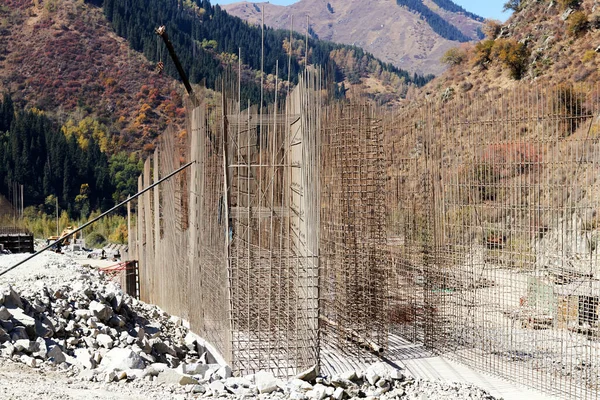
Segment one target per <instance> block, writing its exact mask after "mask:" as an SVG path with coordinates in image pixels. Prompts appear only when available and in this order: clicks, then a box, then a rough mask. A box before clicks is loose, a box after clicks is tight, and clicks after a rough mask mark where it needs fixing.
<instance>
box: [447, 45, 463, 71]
mask: <svg viewBox="0 0 600 400" xmlns="http://www.w3.org/2000/svg"><path fill="white" fill-rule="evenodd" d="M466 58H467V55H466V54H465V52H464V51H463V50H461V49H459V48H457V47H453V48H451V49H449V50H448V51H447V52H445V53H444V55H443V56H442V59H441V61H442V63H443V64H447V65H449V66H454V65H460V64H462V63H463V62H464V61H465V59H466Z"/></svg>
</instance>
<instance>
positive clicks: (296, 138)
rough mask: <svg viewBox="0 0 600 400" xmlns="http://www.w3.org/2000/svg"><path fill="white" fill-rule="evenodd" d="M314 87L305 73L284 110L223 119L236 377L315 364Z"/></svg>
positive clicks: (244, 112) (296, 369) (254, 110)
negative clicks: (227, 141)
mask: <svg viewBox="0 0 600 400" xmlns="http://www.w3.org/2000/svg"><path fill="white" fill-rule="evenodd" d="M318 84H319V81H318V77H317V76H315V75H314V74H305V75H304V76H303V77H301V79H300V82H299V84H298V87H297V88H296V89H295V90H294V91H293V92H292V93H291V94H290V95H289V97H288V98H287V107H286V111H285V112H282V110H281V109H280V105H279V104H277V102H276V104H275V105H274V106H273V107H269V108H268V109H264V108H263V109H261V108H260V107H247V108H246V109H245V110H242V111H240V112H239V113H238V114H237V115H236V116H232V117H231V118H230V120H229V123H230V124H229V137H230V138H231V140H230V159H231V163H230V164H229V167H228V173H229V176H230V177H231V190H230V193H231V195H230V200H231V203H230V204H231V208H230V210H231V214H230V220H231V233H230V241H231V243H230V250H231V252H230V258H229V260H230V266H231V296H232V314H231V319H232V328H233V366H234V369H235V370H237V371H241V372H244V373H251V372H256V371H259V370H271V371H273V372H275V373H276V374H277V375H280V376H288V375H293V374H295V373H298V372H299V371H301V370H302V369H306V368H308V367H310V366H312V365H314V364H316V363H318V343H317V340H318V320H317V317H318V314H317V313H318V291H317V286H318V246H317V245H315V244H314V242H315V236H314V232H315V231H316V230H317V227H318V219H315V217H314V216H315V214H316V213H318V197H315V194H317V193H318V192H315V190H314V186H315V182H318V180H317V177H318V175H315V174H317V173H318V170H317V171H315V169H314V166H315V165H316V163H315V160H318V152H317V147H316V143H317V142H316V139H317V134H318V129H317V127H318V125H315V122H316V118H315V116H318V112H319V107H318V101H317V97H316V96H315V92H316V90H315V89H316V87H317V85H318ZM316 238H317V239H318V235H317V236H316ZM317 243H318V241H317Z"/></svg>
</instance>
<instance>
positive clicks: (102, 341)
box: [96, 333, 114, 349]
mask: <svg viewBox="0 0 600 400" xmlns="http://www.w3.org/2000/svg"><path fill="white" fill-rule="evenodd" d="M96 341H97V342H98V344H99V345H100V346H102V347H105V348H107V349H111V348H112V347H113V344H114V342H113V340H112V338H111V337H110V336H108V335H106V334H104V333H101V334H99V335H98V336H96Z"/></svg>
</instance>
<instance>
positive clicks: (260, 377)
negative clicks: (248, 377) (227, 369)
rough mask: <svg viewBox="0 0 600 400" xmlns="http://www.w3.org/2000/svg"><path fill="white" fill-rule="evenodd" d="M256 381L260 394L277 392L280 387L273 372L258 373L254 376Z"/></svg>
mask: <svg viewBox="0 0 600 400" xmlns="http://www.w3.org/2000/svg"><path fill="white" fill-rule="evenodd" d="M254 381H255V384H256V388H257V389H258V391H259V392H260V393H271V392H274V391H276V390H277V387H278V385H277V379H276V378H275V376H274V375H273V374H272V373H271V372H267V371H258V372H257V373H256V374H255V375H254ZM319 400H321V399H319Z"/></svg>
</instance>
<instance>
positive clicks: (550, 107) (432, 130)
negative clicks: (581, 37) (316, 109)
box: [386, 86, 600, 399]
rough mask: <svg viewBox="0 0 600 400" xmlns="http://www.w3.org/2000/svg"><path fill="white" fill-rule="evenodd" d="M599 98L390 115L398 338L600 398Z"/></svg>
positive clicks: (586, 95) (465, 99) (517, 96)
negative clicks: (599, 359) (401, 337)
mask: <svg viewBox="0 0 600 400" xmlns="http://www.w3.org/2000/svg"><path fill="white" fill-rule="evenodd" d="M597 93H598V88H590V87H583V86H575V87H574V86H558V87H557V86H551V87H533V88H530V87H526V86H521V87H520V88H519V89H516V90H514V91H512V92H505V93H502V94H501V95H497V94H496V95H470V94H461V95H456V98H455V99H452V100H450V101H446V102H434V101H430V102H427V103H423V104H413V105H410V106H409V107H408V108H406V109H404V110H402V111H401V112H399V113H397V114H395V115H394V116H392V117H390V121H389V123H388V124H386V126H388V127H389V128H388V129H387V134H388V143H387V148H388V149H389V154H388V158H389V160H390V163H389V175H390V178H391V179H390V181H389V184H388V196H390V197H389V200H388V204H390V205H392V207H391V209H390V210H389V213H388V227H389V235H390V239H391V240H390V249H391V252H392V254H394V257H393V259H394V269H393V275H392V276H393V278H392V281H393V282H396V283H397V285H398V287H399V290H392V291H391V297H392V298H391V303H392V320H391V329H392V333H398V334H400V335H406V334H408V335H409V336H408V337H409V338H411V339H412V338H414V339H416V340H417V341H419V342H423V343H425V344H426V345H427V346H428V347H429V348H432V349H433V350H435V351H437V352H439V353H442V354H446V355H448V356H451V357H454V358H456V359H458V360H460V361H463V362H465V363H467V364H469V365H471V366H474V367H477V368H479V369H481V370H484V371H487V372H491V373H495V374H498V375H501V376H504V377H506V378H508V379H510V380H513V381H517V382H520V383H523V384H526V385H529V386H533V387H536V388H538V389H541V390H543V391H546V392H548V393H552V394H556V395H559V396H562V397H565V398H581V399H596V398H598V396H599V387H598V385H599V383H600V376H599V373H600V370H599V365H598V363H599V362H598V350H599V345H598V338H599V336H600V335H599V333H598V329H599V326H598V315H599V309H598V299H599V297H600V281H598V272H599V271H598V266H599V263H598V250H597V247H598V246H597V243H598V238H599V237H600V236H599V235H600V232H599V231H598V206H599V205H600V204H599V202H600V198H599V193H600V192H599V189H600V188H599V185H600V183H599V181H598V178H599V177H600V142H599V139H600V126H599V123H598V116H599V111H600V107H599V105H598V97H597Z"/></svg>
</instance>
